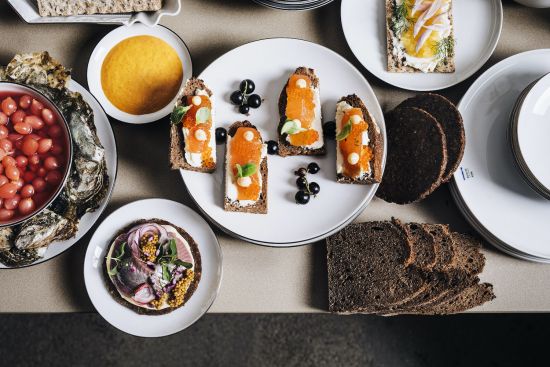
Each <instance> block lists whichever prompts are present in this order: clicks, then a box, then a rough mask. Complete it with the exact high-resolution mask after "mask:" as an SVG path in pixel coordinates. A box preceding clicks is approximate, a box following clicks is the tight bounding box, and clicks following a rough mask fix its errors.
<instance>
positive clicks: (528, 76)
mask: <svg viewBox="0 0 550 367" xmlns="http://www.w3.org/2000/svg"><path fill="white" fill-rule="evenodd" d="M549 72H550V49H543V50H535V51H529V52H524V53H521V54H518V55H515V56H512V57H510V58H508V59H506V60H504V61H501V62H500V63H498V64H496V65H495V66H493V67H492V68H490V69H489V70H487V71H486V72H485V73H484V74H483V75H482V76H481V77H480V78H479V79H478V80H477V81H476V82H475V83H474V84H473V85H472V86H471V87H470V89H469V90H468V92H467V93H466V94H465V95H464V97H463V98H462V101H461V102H460V104H459V106H458V107H459V110H460V112H461V113H462V116H463V118H464V127H465V130H466V148H465V152H464V158H463V159H462V163H461V165H460V168H459V170H457V172H456V173H455V175H454V180H453V182H452V185H451V193H452V195H453V197H454V199H455V200H456V202H457V205H458V207H459V209H460V210H461V211H462V213H463V214H464V216H465V217H466V219H467V220H468V221H469V222H470V224H471V225H472V226H473V227H474V228H476V230H477V231H479V233H480V234H481V235H483V236H484V237H485V239H486V240H487V241H488V242H490V243H491V244H493V245H494V246H495V247H497V248H499V249H501V250H502V251H504V252H506V253H508V254H510V255H513V256H516V257H519V258H522V259H525V260H532V261H538V262H546V263H550V228H549V226H548V224H549V223H550V201H549V200H547V199H545V198H544V197H542V196H541V195H539V194H538V193H536V192H535V191H534V190H533V189H532V188H531V187H530V185H528V184H527V183H526V181H525V179H524V177H523V175H522V173H521V171H520V169H518V167H517V164H516V161H515V158H514V154H513V153H512V148H511V144H510V139H509V137H508V133H509V127H510V118H511V116H512V113H513V110H514V107H515V105H516V102H517V101H518V99H519V98H520V95H521V94H522V92H523V91H524V90H525V89H526V88H527V87H528V86H529V85H530V84H532V83H533V82H535V81H537V80H539V79H540V81H539V82H537V84H536V85H535V86H538V85H539V83H540V89H539V87H537V88H535V87H533V89H532V90H531V91H530V92H529V95H528V96H527V97H526V98H525V100H524V101H523V102H522V103H521V108H520V112H519V119H518V121H519V122H518V138H519V139H518V146H519V147H520V148H521V151H522V154H523V155H524V157H526V161H529V162H530V163H529V164H528V167H529V168H530V169H531V170H532V171H533V173H534V175H535V176H536V177H539V176H540V177H541V180H544V179H546V178H545V177H548V176H544V175H543V173H539V169H542V171H544V170H546V174H547V172H548V157H549V156H550V155H549V153H550V151H549V149H550V148H549V146H548V144H547V143H546V145H545V142H544V141H542V142H541V139H543V136H542V135H543V134H544V136H545V137H546V140H548V136H549V135H550V133H549V131H550V129H549V128H548V124H549V121H550V120H549V116H550V112H549V111H550V81H549V80H547V79H548V78H547V77H545V78H543V79H541V78H542V77H543V76H545V75H546V74H548V73H549ZM539 114H540V115H541V117H540V120H539V117H537V116H538V115H539ZM544 119H546V121H544ZM544 122H546V125H544ZM524 124H525V126H523V125H524ZM539 125H540V126H539ZM524 129H525V131H524ZM537 135H541V136H540V137H539V136H537ZM533 151H536V152H537V154H536V155H535V154H533Z"/></svg>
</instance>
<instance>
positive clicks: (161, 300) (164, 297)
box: [150, 293, 168, 310]
mask: <svg viewBox="0 0 550 367" xmlns="http://www.w3.org/2000/svg"><path fill="white" fill-rule="evenodd" d="M167 299H168V293H164V294H163V295H162V296H161V297H160V298H159V299H155V300H154V301H151V302H150V303H151V306H153V307H154V308H156V309H157V310H158V309H160V307H161V306H162V305H163V304H164V302H166V300H167Z"/></svg>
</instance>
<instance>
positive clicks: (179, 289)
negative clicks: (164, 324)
mask: <svg viewBox="0 0 550 367" xmlns="http://www.w3.org/2000/svg"><path fill="white" fill-rule="evenodd" d="M193 279H195V272H194V271H193V270H187V276H186V277H185V278H183V279H181V280H179V281H178V282H177V283H176V286H175V287H174V290H173V291H172V297H171V298H170V299H169V300H168V305H170V307H178V306H181V305H182V304H183V299H184V297H185V294H186V293H187V290H188V289H189V286H190V285H191V283H192V282H193Z"/></svg>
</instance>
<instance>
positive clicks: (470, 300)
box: [425, 279, 496, 315]
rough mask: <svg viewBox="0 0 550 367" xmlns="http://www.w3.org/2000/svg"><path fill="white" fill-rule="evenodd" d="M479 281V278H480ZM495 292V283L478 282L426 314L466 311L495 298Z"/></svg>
mask: <svg viewBox="0 0 550 367" xmlns="http://www.w3.org/2000/svg"><path fill="white" fill-rule="evenodd" d="M478 281H479V279H478ZM495 298H496V297H495V294H494V292H493V285H492V284H489V283H481V284H478V283H477V282H476V283H475V284H473V285H471V286H469V287H467V288H466V289H464V290H463V291H462V292H460V293H459V294H457V295H455V296H454V297H453V298H451V299H449V300H447V301H445V302H443V303H441V304H439V305H437V306H434V307H433V308H432V309H431V310H430V311H429V312H426V313H425V314H431V315H448V314H454V313H459V312H464V311H466V310H469V309H471V308H474V307H478V306H481V305H483V304H484V303H485V302H489V301H492V300H494V299H495Z"/></svg>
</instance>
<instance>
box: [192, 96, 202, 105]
mask: <svg viewBox="0 0 550 367" xmlns="http://www.w3.org/2000/svg"><path fill="white" fill-rule="evenodd" d="M191 102H193V104H194V105H195V106H200V105H201V103H202V98H201V97H200V96H195V97H193V99H192V100H191Z"/></svg>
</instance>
